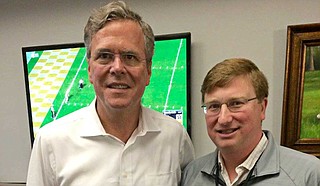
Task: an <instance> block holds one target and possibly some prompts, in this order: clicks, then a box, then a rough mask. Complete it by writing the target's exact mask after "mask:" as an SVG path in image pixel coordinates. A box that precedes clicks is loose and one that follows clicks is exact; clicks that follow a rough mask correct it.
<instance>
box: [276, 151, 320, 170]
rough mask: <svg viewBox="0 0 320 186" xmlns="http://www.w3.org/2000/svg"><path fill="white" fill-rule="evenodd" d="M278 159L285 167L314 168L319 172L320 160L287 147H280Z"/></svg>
mask: <svg viewBox="0 0 320 186" xmlns="http://www.w3.org/2000/svg"><path fill="white" fill-rule="evenodd" d="M280 158H281V161H282V162H283V163H285V164H286V165H292V166H295V167H300V168H301V169H304V168H306V169H312V168H316V169H318V170H320V169H319V167H320V159H318V158H317V157H315V156H313V155H310V154H306V153H303V152H300V151H297V150H294V149H291V148H288V147H284V146H280ZM289 163H290V164H289ZM291 163H292V164H291Z"/></svg>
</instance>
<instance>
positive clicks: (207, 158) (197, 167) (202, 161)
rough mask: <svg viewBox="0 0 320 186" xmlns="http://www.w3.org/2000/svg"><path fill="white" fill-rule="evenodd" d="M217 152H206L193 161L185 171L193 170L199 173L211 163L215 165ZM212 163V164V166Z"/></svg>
mask: <svg viewBox="0 0 320 186" xmlns="http://www.w3.org/2000/svg"><path fill="white" fill-rule="evenodd" d="M215 154H216V153H215V152H211V153H209V154H206V155H204V156H201V157H199V158H197V159H195V160H193V161H191V162H190V163H189V164H188V165H187V167H186V169H185V171H186V172H187V171H191V172H195V173H198V172H200V171H201V170H202V169H204V168H205V166H207V165H209V166H210V167H213V166H214V164H215V158H216V157H215V156H216V155H215ZM211 165H212V166H211Z"/></svg>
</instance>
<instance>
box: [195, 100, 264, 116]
mask: <svg viewBox="0 0 320 186" xmlns="http://www.w3.org/2000/svg"><path fill="white" fill-rule="evenodd" d="M255 99H258V97H253V98H249V99H246V98H234V99H231V100H228V101H227V102H224V103H219V102H216V101H213V102H209V103H206V104H210V105H212V104H213V103H216V104H218V105H219V107H218V108H216V109H217V111H216V113H214V112H215V111H212V113H211V115H213V116H216V115H218V114H219V113H220V112H221V107H222V105H224V104H225V105H226V106H227V108H228V110H229V111H230V112H232V113H236V112H239V111H240V110H237V109H241V108H242V107H243V106H244V105H246V104H247V103H248V102H250V101H252V100H255ZM239 100H241V101H242V102H243V104H242V105H240V106H238V107H237V106H234V105H233V107H232V105H230V103H231V102H233V103H234V102H236V101H239ZM206 104H203V105H201V108H202V109H203V112H204V114H208V109H207V106H206ZM230 108H231V109H230ZM234 109H235V110H234Z"/></svg>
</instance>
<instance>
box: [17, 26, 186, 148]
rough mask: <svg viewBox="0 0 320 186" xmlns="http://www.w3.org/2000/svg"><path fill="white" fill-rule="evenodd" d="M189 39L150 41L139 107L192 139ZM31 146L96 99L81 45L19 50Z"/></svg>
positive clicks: (179, 36) (169, 36) (167, 37)
mask: <svg viewBox="0 0 320 186" xmlns="http://www.w3.org/2000/svg"><path fill="white" fill-rule="evenodd" d="M190 55H191V33H190V32H183V33H172V34H164V35H156V36H155V53H154V56H153V59H152V76H151V79H150V84H149V85H148V86H147V87H146V89H145V92H144V95H143V97H142V99H141V103H142V105H143V106H145V107H148V108H150V109H153V110H156V111H158V112H161V113H163V114H164V115H167V116H170V117H172V118H174V119H176V120H177V121H179V122H180V123H181V124H182V125H183V126H184V127H185V129H186V130H187V132H188V133H189V135H190V136H191V110H190V101H188V100H190V87H191V86H190V63H191V61H190V59H191V57H190ZM22 58H23V66H24V75H25V86H26V95H27V106H28V116H29V129H30V138H31V144H33V141H34V138H35V136H36V134H37V133H38V130H39V129H40V128H41V127H43V126H45V125H46V124H48V123H50V122H52V121H53V120H56V119H59V118H61V117H63V116H65V115H68V114H70V113H71V112H74V111H76V110H79V109H81V108H83V107H85V106H88V105H89V104H90V103H91V102H92V101H93V100H94V99H95V92H94V89H93V86H92V85H91V83H90V82H89V79H88V72H87V71H88V70H87V68H88V63H87V59H86V48H85V46H84V43H65V44H54V45H39V46H29V47H22Z"/></svg>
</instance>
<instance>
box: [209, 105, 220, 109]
mask: <svg viewBox="0 0 320 186" xmlns="http://www.w3.org/2000/svg"><path fill="white" fill-rule="evenodd" d="M219 108H220V103H212V104H210V105H209V106H208V109H212V110H216V109H219Z"/></svg>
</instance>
